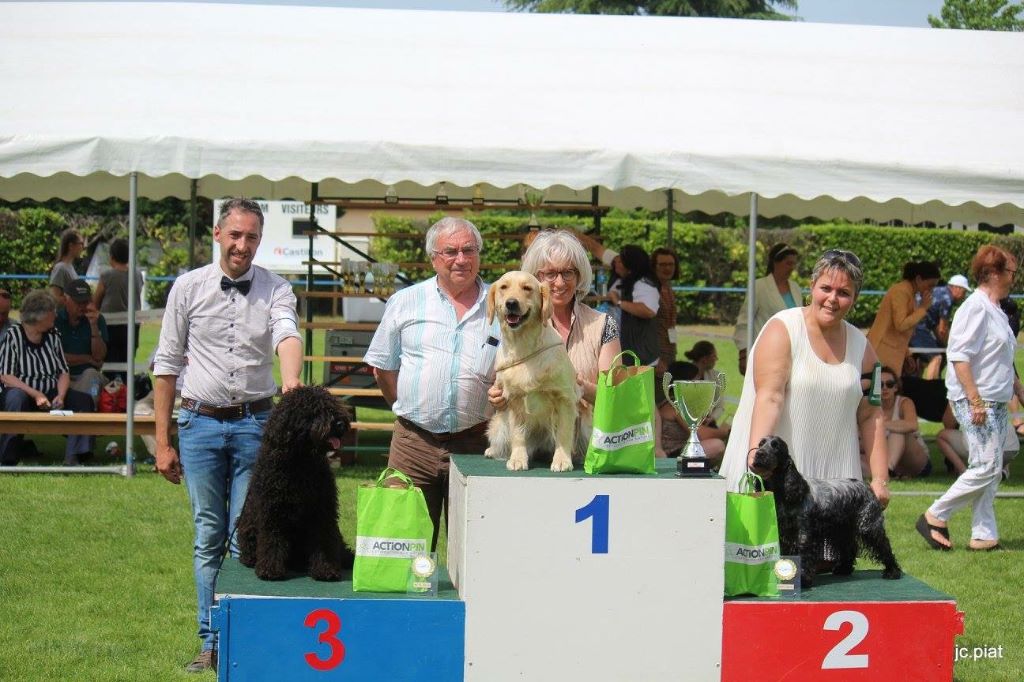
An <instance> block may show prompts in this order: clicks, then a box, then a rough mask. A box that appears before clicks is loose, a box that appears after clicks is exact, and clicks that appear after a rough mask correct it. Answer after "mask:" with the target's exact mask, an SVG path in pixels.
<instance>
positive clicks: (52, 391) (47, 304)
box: [0, 289, 96, 465]
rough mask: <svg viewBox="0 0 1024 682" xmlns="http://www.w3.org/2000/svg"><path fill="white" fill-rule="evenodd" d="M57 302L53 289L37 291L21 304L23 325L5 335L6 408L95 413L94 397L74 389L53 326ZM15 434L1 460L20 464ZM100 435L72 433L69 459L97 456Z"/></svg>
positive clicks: (0, 366) (6, 440) (2, 441)
mask: <svg viewBox="0 0 1024 682" xmlns="http://www.w3.org/2000/svg"><path fill="white" fill-rule="evenodd" d="M56 319H57V305H56V303H55V301H54V300H53V297H52V296H50V294H49V292H47V291H43V290H41V289H40V290H36V291H33V292H31V293H30V294H28V295H27V296H26V297H25V299H24V300H23V301H22V304H21V324H20V325H17V326H15V327H13V328H11V329H9V330H7V333H6V334H4V336H3V339H2V340H0V382H2V383H3V385H4V392H3V410H4V412H29V411H33V410H50V409H55V410H59V409H68V410H72V411H74V412H93V411H94V408H93V402H92V398H91V397H90V396H88V395H86V394H85V393H81V392H79V391H75V390H73V389H71V388H69V386H70V384H71V376H70V375H69V374H68V363H67V361H66V360H65V359H64V351H63V350H62V349H61V344H60V335H59V334H58V333H57V331H56V330H55V329H54V328H53V325H54V322H55V321H56ZM15 438H16V436H15V435H13V434H3V435H2V436H0V463H2V464H4V465H14V464H17V463H18V459H17V454H16V453H14V452H13V451H12V450H13V449H12V448H10V447H9V445H10V444H11V442H12V441H13V440H14V439H15ZM95 441H96V438H95V437H94V436H68V442H67V446H66V447H65V450H64V463H65V464H68V465H76V464H79V463H80V462H81V460H83V459H86V458H88V457H91V456H92V449H93V444H94V443H95Z"/></svg>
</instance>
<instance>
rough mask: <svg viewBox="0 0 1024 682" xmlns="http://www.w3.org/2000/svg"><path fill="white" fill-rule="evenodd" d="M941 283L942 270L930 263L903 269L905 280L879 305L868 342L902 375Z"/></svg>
mask: <svg viewBox="0 0 1024 682" xmlns="http://www.w3.org/2000/svg"><path fill="white" fill-rule="evenodd" d="M938 281H939V268H938V266H936V265H935V263H929V262H927V261H924V262H920V263H907V264H906V265H904V266H903V279H901V280H900V281H899V282H896V284H893V285H892V286H891V287H889V290H888V291H886V292H885V296H883V297H882V301H881V303H879V304H878V312H877V313H876V314H875V321H874V322H873V323H872V324H871V329H870V330H869V331H868V341H870V342H871V346H872V347H873V348H874V349H875V352H876V353H878V359H879V361H880V362H881V363H882V364H883V365H885V366H886V367H892V368H893V369H894V370H896V372H897V373H898V374H900V375H902V374H903V363H904V361H905V360H906V359H907V349H908V348H910V337H911V336H913V334H914V329H915V328H917V323H918V322H920V321H921V320H922V319H924V316H925V315H926V314H928V308H930V307H931V305H932V289H934V288H935V285H936V284H937V283H938Z"/></svg>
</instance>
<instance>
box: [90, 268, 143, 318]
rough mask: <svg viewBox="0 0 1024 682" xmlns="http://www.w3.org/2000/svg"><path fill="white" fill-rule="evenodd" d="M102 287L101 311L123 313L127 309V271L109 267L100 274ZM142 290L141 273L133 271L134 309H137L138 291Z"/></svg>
mask: <svg viewBox="0 0 1024 682" xmlns="http://www.w3.org/2000/svg"><path fill="white" fill-rule="evenodd" d="M100 283H101V284H102V285H103V287H104V292H103V301H102V302H101V303H100V312H101V313H123V312H125V311H126V310H128V271H127V270H115V269H114V268H110V269H109V270H106V271H104V272H103V273H101V274H100ZM140 291H142V274H141V273H138V272H137V273H135V309H136V310H139V309H140V308H141V307H142V306H141V305H140V304H139V292H140Z"/></svg>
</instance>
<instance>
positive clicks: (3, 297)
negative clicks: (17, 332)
mask: <svg viewBox="0 0 1024 682" xmlns="http://www.w3.org/2000/svg"><path fill="white" fill-rule="evenodd" d="M13 326H14V320H12V319H11V292H10V291H8V290H7V289H0V339H2V338H3V336H4V334H6V333H7V330H8V329H10V328H11V327H13Z"/></svg>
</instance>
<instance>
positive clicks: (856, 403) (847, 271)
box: [721, 249, 889, 558]
mask: <svg viewBox="0 0 1024 682" xmlns="http://www.w3.org/2000/svg"><path fill="white" fill-rule="evenodd" d="M863 281H864V275H863V270H862V266H861V262H860V259H859V258H857V256H856V255H855V254H853V253H851V252H850V251H842V250H838V249H835V250H830V251H826V252H825V253H824V254H823V255H822V257H821V258H820V259H818V262H817V263H816V264H815V266H814V272H813V273H812V275H811V302H810V304H809V305H806V306H804V307H801V308H790V309H788V310H783V311H781V312H779V313H776V314H775V315H774V316H773V317H772V318H771V319H770V320H768V323H767V324H765V326H764V328H763V329H762V330H761V333H760V334H759V335H758V337H757V339H756V340H755V341H754V346H753V349H752V352H751V356H750V364H749V366H748V369H749V371H748V372H747V375H746V377H745V378H744V381H743V392H742V394H741V396H740V404H739V408H738V409H737V410H736V416H735V417H734V418H733V422H732V433H731V434H730V436H729V443H728V446H727V447H726V450H725V458H724V459H723V462H722V470H721V473H722V475H723V476H724V477H725V479H726V484H727V486H728V488H729V489H730V490H733V491H737V490H738V489H739V483H740V479H741V478H742V476H743V474H744V473H745V472H746V471H747V468H748V466H749V464H750V461H751V458H752V456H753V453H754V450H755V449H756V448H757V446H758V443H759V442H760V441H761V439H762V438H764V437H765V436H770V435H777V436H780V437H781V438H782V439H783V440H785V441H786V443H787V444H788V445H789V452H790V456H791V457H792V459H793V463H794V464H795V465H796V468H797V470H798V471H799V472H800V473H801V474H803V476H804V477H805V478H821V479H837V478H856V479H859V478H861V465H860V450H859V448H858V439H857V434H858V430H859V431H860V433H861V437H862V439H863V442H864V443H865V447H866V448H867V451H868V452H869V453H870V454H869V459H870V462H869V463H870V469H871V489H872V491H873V492H874V493H875V496H876V497H877V498H878V500H879V502H881V503H882V505H883V506H885V505H886V504H887V503H888V501H889V489H888V485H889V463H888V457H887V454H886V443H885V430H884V428H883V426H882V416H881V412H880V411H879V410H878V408H877V407H874V406H872V405H870V404H868V402H867V400H865V399H864V396H863V388H862V385H861V375H862V374H864V373H865V372H870V371H871V370H872V368H873V367H874V365H875V362H876V357H875V351H874V350H873V349H872V348H871V345H870V344H869V343H868V342H867V339H866V338H865V337H864V334H863V333H862V332H861V331H860V330H859V329H857V328H856V327H854V326H853V325H852V324H850V323H849V322H847V321H846V316H847V315H848V314H849V312H850V310H851V309H852V308H853V305H854V303H855V302H856V300H857V296H858V294H859V293H860V287H861V285H862V283H863ZM826 558H829V557H827V556H826Z"/></svg>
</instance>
